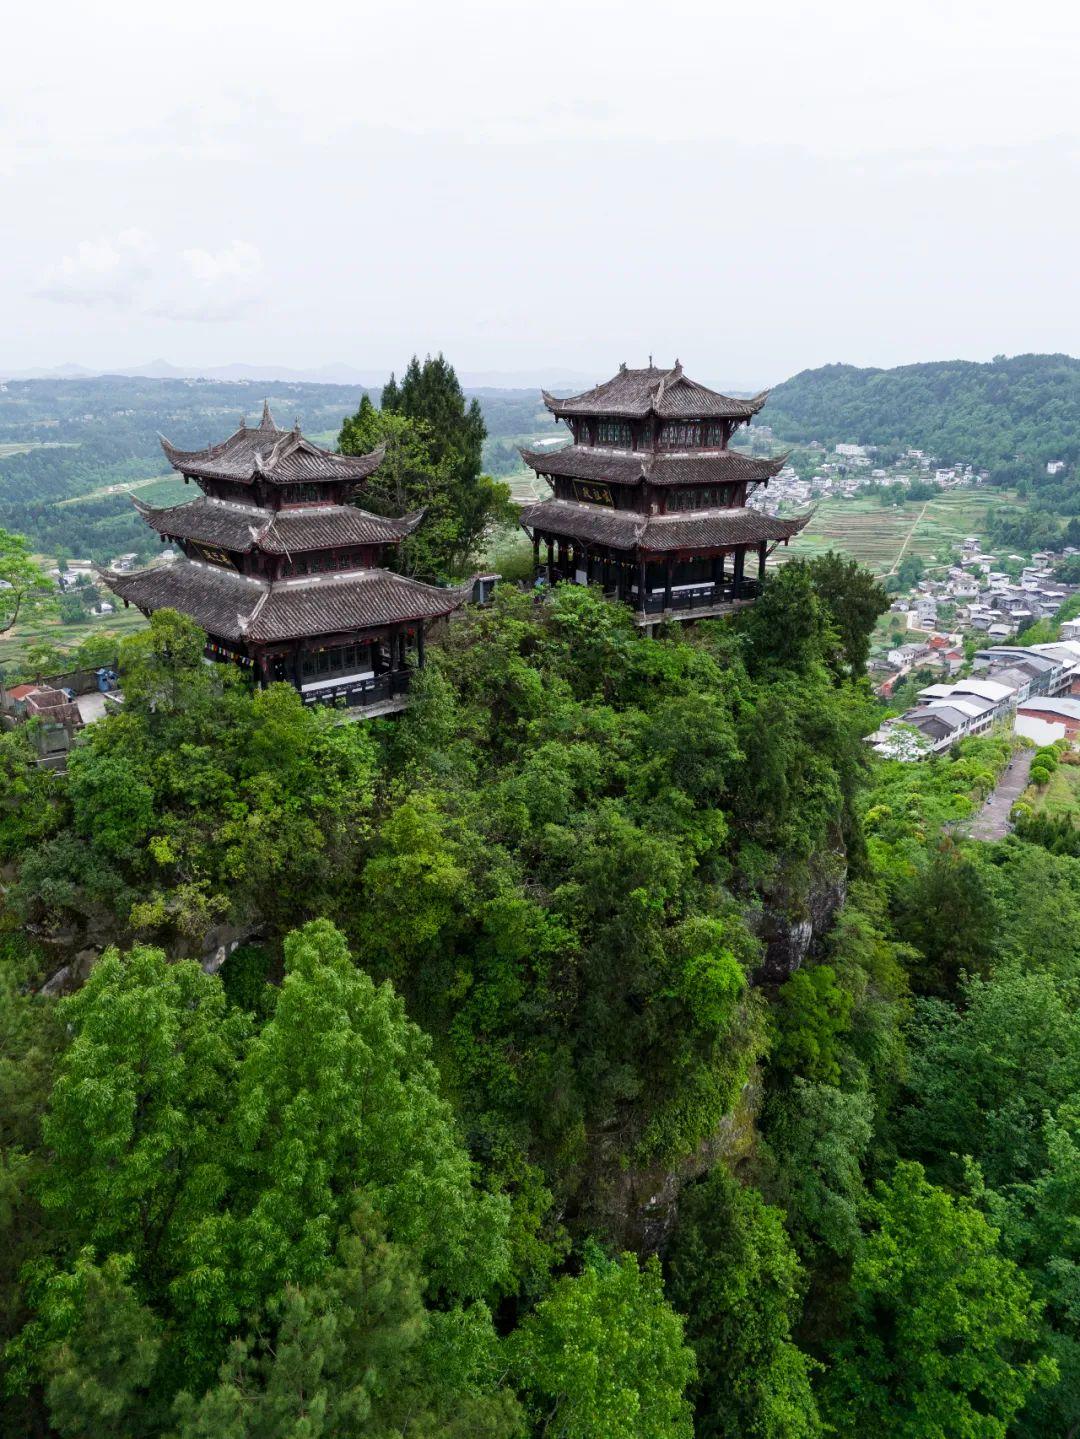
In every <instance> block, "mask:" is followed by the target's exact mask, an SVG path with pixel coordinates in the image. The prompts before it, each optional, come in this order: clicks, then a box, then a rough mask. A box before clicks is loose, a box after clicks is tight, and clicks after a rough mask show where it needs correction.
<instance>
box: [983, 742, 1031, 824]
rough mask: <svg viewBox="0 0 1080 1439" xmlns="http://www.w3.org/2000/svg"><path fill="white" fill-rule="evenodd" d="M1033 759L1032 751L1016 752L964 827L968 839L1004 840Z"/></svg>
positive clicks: (1024, 787) (1026, 782)
mask: <svg viewBox="0 0 1080 1439" xmlns="http://www.w3.org/2000/svg"><path fill="white" fill-rule="evenodd" d="M1034 757H1035V751H1034V750H1033V749H1022V750H1018V751H1017V752H1016V754H1015V755H1014V757H1013V762H1012V765H1011V766H1010V767H1009V768H1008V769H1007V770H1005V772H1004V773H1003V774H1002V776H1001V778H1000V779H999V780H998V783H997V788H996V789H995V790H994V792H993V794H991V796H990V798H989V799H988V800H987V801H986V803H985V804H984V805H983V807H982V808H981V809H980V811H979V813H978V814H977V815H976V816H975V818H974V819H973V820H971V822H970V824H969V825H968V829H967V832H968V835H969V836H970V838H971V839H1004V837H1005V835H1007V834H1008V832H1009V811H1010V810H1011V809H1012V807H1013V805H1014V804H1015V803H1016V801H1017V800H1018V799H1019V798H1020V796H1021V795H1022V794H1023V792H1024V790H1026V789H1027V784H1028V772H1029V771H1030V769H1031V761H1032V760H1033V759H1034Z"/></svg>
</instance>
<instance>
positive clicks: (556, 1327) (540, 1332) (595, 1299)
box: [508, 1252, 694, 1439]
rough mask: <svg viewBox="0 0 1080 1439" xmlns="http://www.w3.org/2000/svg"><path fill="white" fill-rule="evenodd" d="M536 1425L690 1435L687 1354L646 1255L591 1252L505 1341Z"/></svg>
mask: <svg viewBox="0 0 1080 1439" xmlns="http://www.w3.org/2000/svg"><path fill="white" fill-rule="evenodd" d="M508 1353H509V1360H510V1364H511V1369H512V1372H513V1374H514V1376H515V1378H516V1381H517V1384H518V1386H519V1388H520V1389H521V1391H522V1393H523V1395H524V1396H525V1401H526V1405H527V1408H528V1411H529V1414H530V1417H531V1418H532V1421H533V1423H534V1425H535V1426H536V1428H537V1431H538V1432H540V1433H548V1434H558V1435H561V1436H563V1439H639V1436H641V1435H645V1434H648V1435H650V1436H654V1439H690V1436H691V1435H692V1433H693V1425H692V1421H691V1411H690V1405H689V1403H688V1402H687V1400H686V1398H685V1390H686V1386H687V1384H688V1383H689V1382H690V1380H691V1379H692V1378H693V1375H694V1355H693V1351H692V1350H691V1349H689V1348H688V1347H687V1345H686V1343H685V1342H684V1339H683V1325H682V1320H681V1319H680V1318H679V1317H678V1315H677V1314H675V1313H674V1311H673V1310H672V1309H671V1307H670V1305H669V1304H668V1303H667V1301H666V1300H665V1298H664V1290H663V1284H662V1282H661V1278H660V1265H659V1263H658V1262H657V1260H656V1259H650V1260H648V1261H647V1262H646V1264H645V1266H644V1268H642V1267H639V1265H638V1261H637V1260H636V1259H635V1258H634V1256H633V1255H632V1254H624V1255H622V1256H621V1257H620V1258H619V1259H613V1260H608V1259H605V1258H604V1257H603V1256H602V1255H600V1254H599V1253H598V1252H595V1253H593V1254H592V1255H591V1256H590V1257H589V1258H588V1260H587V1262H586V1265H585V1268H584V1270H583V1272H582V1273H581V1274H580V1275H578V1276H577V1277H576V1278H570V1277H567V1278H564V1279H560V1280H559V1282H558V1283H557V1284H556V1285H555V1286H554V1288H553V1289H552V1290H551V1292H550V1294H549V1295H548V1296H547V1298H545V1299H542V1300H541V1301H540V1303H539V1304H538V1305H537V1306H536V1308H535V1309H534V1310H533V1311H532V1313H531V1314H529V1315H528V1316H527V1317H526V1318H525V1320H524V1321H523V1322H522V1323H521V1325H520V1326H519V1327H518V1329H517V1330H516V1331H515V1332H514V1334H512V1335H511V1337H510V1339H509V1341H508Z"/></svg>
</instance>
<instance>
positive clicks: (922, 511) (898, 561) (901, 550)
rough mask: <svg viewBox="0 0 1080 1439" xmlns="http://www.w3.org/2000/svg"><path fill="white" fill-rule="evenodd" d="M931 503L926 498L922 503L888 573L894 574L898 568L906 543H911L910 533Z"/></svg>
mask: <svg viewBox="0 0 1080 1439" xmlns="http://www.w3.org/2000/svg"><path fill="white" fill-rule="evenodd" d="M931 503H932V501H930V500H926V501H925V502H924V504H923V507H922V509H921V510H920V511H919V513H918V514H917V515H916V516H915V523H914V524H913V525H912V527H911V529H910V530H908V532H907V537H906V538H905V540H904V543H903V544H902V545H901V546H900V553H899V554H898V555H897V556H896V559H895V560H893V566H892V569H891V570H890V571H889V574H890V575H895V574H896V572H897V570H898V569H899V568H900V561H901V560H902V559H903V558H904V551H905V550H906V549H907V547H908V545H910V544H911V537H912V535H913V534H914V533H915V531H916V530H917V529H918V528H919V526H920V525H921V524H922V517H923V515H925V514H926V512H927V510H928V509H929V508H930V505H931Z"/></svg>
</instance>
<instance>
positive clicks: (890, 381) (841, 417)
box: [766, 355, 1080, 470]
mask: <svg viewBox="0 0 1080 1439" xmlns="http://www.w3.org/2000/svg"><path fill="white" fill-rule="evenodd" d="M766 417H767V423H768V424H770V425H771V426H772V428H773V430H774V431H775V433H776V434H777V435H779V436H780V437H781V438H782V439H785V440H820V441H822V442H823V443H825V444H830V445H832V444H838V443H851V444H869V445H883V446H889V447H891V446H898V447H901V448H906V447H907V446H909V445H911V446H915V447H916V448H918V449H924V450H928V451H930V452H932V453H933V454H935V455H938V456H940V458H941V459H943V460H946V461H949V462H950V463H952V462H955V461H967V462H969V463H971V464H977V465H985V466H987V467H988V468H990V469H991V470H993V469H995V468H997V467H1002V466H1006V465H1009V464H1011V463H1013V462H1014V461H1015V459H1016V458H1017V457H1018V456H1019V457H1022V458H1023V459H1024V460H1025V461H1028V462H1042V461H1045V460H1060V459H1075V458H1076V457H1077V455H1078V454H1080V360H1078V359H1074V358H1073V357H1072V356H1070V355H1014V356H1013V357H1012V358H1011V359H1006V358H1004V357H999V358H998V359H996V360H993V361H992V362H991V363H989V364H975V363H973V362H972V361H969V360H939V361H934V362H932V363H929V364H919V365H901V366H899V367H898V368H897V369H894V370H876V369H859V368H857V367H856V366H855V365H823V366H822V367H821V368H820V369H817V370H803V371H802V373H801V374H798V375H795V376H794V377H793V378H792V379H790V380H786V381H785V382H784V383H783V384H781V385H777V386H776V388H775V389H774V390H773V392H772V394H771V395H770V397H769V404H768V409H767V411H766Z"/></svg>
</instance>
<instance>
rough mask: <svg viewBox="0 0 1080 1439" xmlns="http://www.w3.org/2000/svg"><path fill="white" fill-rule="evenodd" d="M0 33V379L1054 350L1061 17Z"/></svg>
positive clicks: (1062, 113)
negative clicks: (113, 372) (8, 61)
mask: <svg viewBox="0 0 1080 1439" xmlns="http://www.w3.org/2000/svg"><path fill="white" fill-rule="evenodd" d="M6 33H7V35H8V39H9V50H10V53H11V55H12V56H13V57H15V58H16V59H17V60H18V63H17V64H13V65H12V66H10V67H9V72H8V76H7V86H6V89H5V92H4V93H3V95H2V96H0V114H2V115H3V119H4V124H3V130H2V135H3V143H2V145H0V183H2V184H3V188H4V193H5V196H6V200H7V203H6V205H5V210H6V213H7V214H8V223H7V224H6V225H5V226H4V227H3V231H2V232H0V273H2V274H3V276H4V280H3V286H2V291H0V297H2V300H3V307H4V316H5V322H6V323H5V335H4V343H3V345H2V346H0V373H10V372H21V371H26V370H33V369H53V368H55V367H57V366H60V365H65V364H75V365H80V366H84V367H86V368H89V369H92V370H109V369H116V368H131V367H134V366H139V365H145V364H146V363H147V362H148V361H149V360H150V358H151V357H157V356H163V357H164V358H165V359H166V360H167V361H168V362H169V363H170V364H172V365H174V366H176V367H177V368H178V369H180V370H183V371H185V372H186V371H187V370H189V369H195V370H201V371H205V370H207V369H213V368H217V367H220V366H229V365H238V364H240V365H250V366H259V367H269V368H274V367H280V368H281V369H282V370H283V371H299V370H315V371H318V370H321V369H324V368H326V367H332V368H338V367H345V368H346V369H349V370H352V371H357V372H366V373H371V374H386V373H389V371H390V370H396V371H398V372H400V370H401V368H402V367H403V365H404V364H405V363H406V362H407V360H408V358H409V356H410V355H412V354H413V353H419V354H421V355H423V354H425V353H427V352H435V351H439V350H441V351H443V352H444V353H445V354H446V355H447V356H448V358H449V359H450V360H451V361H452V362H453V363H454V365H455V366H456V367H457V369H458V370H459V372H462V373H464V374H478V373H481V374H482V373H487V374H493V373H499V374H507V373H510V374H516V375H518V376H528V375H533V374H550V373H553V372H555V373H559V374H564V375H566V376H567V377H568V378H569V377H573V378H574V379H577V378H579V377H583V376H584V377H587V376H593V377H595V378H600V377H602V376H604V375H607V374H610V373H611V372H612V370H613V369H614V368H615V366H616V365H617V364H618V363H619V362H620V361H623V360H625V361H626V362H628V363H629V364H631V365H634V364H644V363H646V361H647V358H648V355H649V354H650V353H651V354H653V355H654V356H655V357H656V359H657V362H658V363H671V362H673V361H674V359H675V358H676V357H678V358H679V359H681V360H682V362H683V364H684V365H685V367H686V369H687V370H688V372H690V373H691V374H693V375H695V376H696V377H698V378H700V379H702V380H703V381H705V382H707V383H716V384H724V385H726V386H728V387H729V388H753V387H757V386H764V385H769V384H773V383H776V382H778V381H779V380H782V379H784V378H786V377H787V376H789V375H791V374H794V373H796V372H797V371H799V370H802V369H805V368H808V367H812V366H816V365H819V364H823V363H830V362H834V361H843V362H846V363H850V364H860V365H862V364H868V365H877V366H881V367H886V368H887V367H890V366H893V365H896V364H903V363H911V362H915V361H919V360H931V359H952V358H962V359H972V360H988V359H990V358H992V357H993V356H994V355H995V354H999V353H1008V354H1014V353H1024V352H1032V351H1035V352H1045V351H1050V352H1066V353H1076V352H1077V351H1080V316H1078V314H1077V306H1076V301H1075V291H1076V283H1075V279H1074V261H1073V257H1072V254H1071V251H1072V232H1073V231H1074V229H1075V227H1076V222H1077V220H1078V218H1080V215H1078V211H1080V203H1078V200H1077V187H1076V184H1075V180H1076V175H1077V158H1078V155H1080V112H1078V110H1077V107H1076V105H1075V102H1074V101H1073V99H1072V76H1073V74H1074V73H1075V69H1076V65H1077V62H1078V60H1080V26H1078V25H1077V23H1076V21H1075V18H1074V17H1073V14H1072V12H1071V10H1066V8H1065V7H1064V5H1060V4H1050V5H1044V6H1042V7H1039V8H1038V9H1036V10H1033V11H1032V12H1031V13H1030V14H1025V16H1024V17H1023V23H1022V24H1017V18H1016V12H1015V9H1014V8H1013V7H1009V8H1006V7H1005V6H1004V5H1003V4H997V3H991V4H988V5H983V6H981V7H979V9H978V12H975V11H973V9H972V7H970V6H965V5H963V4H958V3H940V0H939V3H936V4H933V5H931V4H929V3H924V0H913V3H909V4H906V5H904V6H900V5H897V4H891V3H890V4H885V5H883V6H879V7H873V8H868V7H861V6H857V5H855V4H854V3H851V0H843V3H833V4H832V5H830V6H828V7H826V8H825V9H815V10H811V9H809V8H807V7H805V6H803V5H802V4H799V3H797V0H780V3H777V4H774V5H772V6H770V7H769V8H768V12H767V13H752V12H751V11H750V10H749V8H748V7H738V8H737V7H734V6H729V5H715V4H706V3H703V0H674V3H673V4H672V5H670V6H668V7H666V9H664V10H663V11H659V12H658V11H656V9H655V7H652V6H646V5H644V4H641V3H639V0H626V3H623V4H621V5H615V4H610V3H607V0H604V3H592V4H588V5H584V6H582V5H576V6H572V5H569V4H567V3H565V0H553V3H551V4H549V5H548V6H546V7H544V9H543V11H542V12H536V11H534V10H531V9H530V10H528V11H526V10H525V9H524V8H523V7H517V6H512V5H511V6H506V5H496V4H494V3H491V0H467V3H465V4H464V5H462V6H458V7H454V8H453V9H452V10H450V9H446V8H443V7H438V6H435V5H433V4H431V3H418V0H411V3H409V0H407V3H402V4H398V5H397V6H395V7H393V8H392V9H390V8H387V7H375V6H371V5H366V4H360V5H354V6H349V7H346V6H344V5H342V4H339V3H328V0H316V3H314V4H312V5H310V6H308V7H306V8H305V10H304V11H303V12H302V13H301V14H300V15H299V16H297V15H295V14H294V15H291V16H290V18H289V19H288V21H285V20H284V19H280V18H278V16H277V15H276V14H270V13H268V11H267V9H266V8H265V7H256V6H254V5H249V4H246V3H237V0H221V3H217V4H214V5H209V4H208V3H206V0H195V3H193V4H190V5H188V6H186V7H185V8H184V10H183V11H182V12H169V13H165V12H161V11H159V10H158V8H157V7H145V6H136V5H134V4H132V3H128V0H122V3H121V0H113V3H106V5H105V6H103V7H96V8H92V7H80V6H76V5H73V4H70V3H63V4H61V5H60V6H59V9H57V7H51V8H49V9H48V10H45V9H39V10H36V11H32V12H31V11H20V12H18V13H14V12H13V13H12V14H10V15H9V16H7V17H6ZM522 382H523V383H524V381H522Z"/></svg>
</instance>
